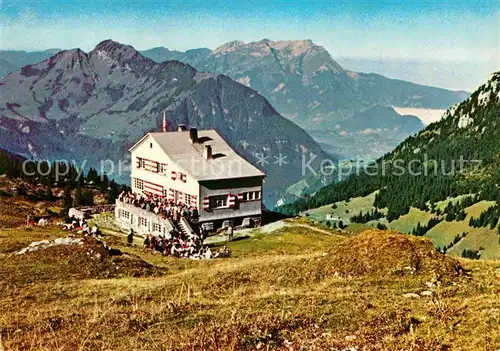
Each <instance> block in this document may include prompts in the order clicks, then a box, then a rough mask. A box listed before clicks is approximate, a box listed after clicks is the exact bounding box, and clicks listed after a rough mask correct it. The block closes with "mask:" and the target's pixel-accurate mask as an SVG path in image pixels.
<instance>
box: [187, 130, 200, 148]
mask: <svg viewBox="0 0 500 351" xmlns="http://www.w3.org/2000/svg"><path fill="white" fill-rule="evenodd" d="M189 139H190V140H191V143H192V144H194V143H196V142H197V141H198V129H196V128H190V129H189Z"/></svg>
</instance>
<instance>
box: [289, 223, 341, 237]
mask: <svg viewBox="0 0 500 351" xmlns="http://www.w3.org/2000/svg"><path fill="white" fill-rule="evenodd" d="M291 226H292V227H293V226H296V227H302V228H307V229H311V230H314V231H315V232H318V233H323V234H326V235H332V236H339V237H341V236H342V235H339V234H335V233H332V232H330V231H328V230H326V229H321V228H316V227H314V226H312V225H310V224H301V223H294V224H292V225H291Z"/></svg>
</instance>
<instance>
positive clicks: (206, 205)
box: [203, 196, 210, 210]
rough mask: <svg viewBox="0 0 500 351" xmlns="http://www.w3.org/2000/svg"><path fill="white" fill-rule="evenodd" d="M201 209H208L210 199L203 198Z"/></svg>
mask: <svg viewBox="0 0 500 351" xmlns="http://www.w3.org/2000/svg"><path fill="white" fill-rule="evenodd" d="M203 209H204V210H208V209H210V198H209V197H208V196H205V197H204V198H203Z"/></svg>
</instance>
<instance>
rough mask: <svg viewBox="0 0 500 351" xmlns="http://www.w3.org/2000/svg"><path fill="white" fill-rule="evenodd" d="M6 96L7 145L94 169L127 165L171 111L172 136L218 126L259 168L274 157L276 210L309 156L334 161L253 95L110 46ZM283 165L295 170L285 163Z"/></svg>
mask: <svg viewBox="0 0 500 351" xmlns="http://www.w3.org/2000/svg"><path fill="white" fill-rule="evenodd" d="M0 91H1V94H0V140H1V142H0V146H1V147H3V148H5V149H7V150H9V151H12V152H15V153H18V154H22V155H29V156H31V157H37V158H49V159H52V160H53V159H57V158H64V159H67V160H71V159H76V160H79V161H80V162H81V161H82V160H86V161H87V162H88V165H98V164H99V161H100V160H102V159H111V160H115V161H117V160H122V159H127V157H128V154H127V148H128V147H129V146H131V145H132V144H134V143H135V142H136V141H137V140H139V139H140V138H141V137H142V136H143V135H144V133H146V132H149V131H154V130H159V129H160V126H161V120H162V111H163V110H165V111H166V116H167V121H168V128H169V129H170V130H172V129H175V128H176V126H177V124H180V123H182V124H185V125H188V126H197V127H199V128H200V129H211V128H215V129H217V130H218V131H219V133H221V135H223V137H224V138H225V139H226V140H227V141H228V142H229V143H230V144H231V145H232V146H233V147H234V148H235V149H236V150H237V152H239V153H241V154H242V155H243V156H245V157H246V158H247V159H249V160H250V161H252V162H253V163H254V164H256V163H257V162H258V158H257V155H261V156H262V157H265V159H264V160H263V161H262V162H261V163H260V166H261V168H262V169H263V170H264V171H265V172H266V174H267V179H266V182H265V192H264V195H265V196H266V197H265V199H264V200H265V203H266V204H271V205H272V204H273V201H274V200H275V199H276V198H277V197H278V196H279V194H280V192H281V191H282V190H283V189H284V188H285V187H286V186H288V185H289V184H292V183H294V182H296V181H298V180H299V179H300V177H301V172H302V171H301V169H302V155H309V154H315V155H318V156H319V157H318V159H322V158H325V157H327V155H326V154H325V153H324V151H323V150H322V149H321V148H320V147H319V145H318V144H317V143H316V142H314V141H313V140H312V138H311V137H310V136H309V135H308V134H307V133H306V132H305V131H304V130H302V129H301V128H300V127H298V126H297V125H295V124H294V123H293V122H291V121H289V120H288V119H286V118H284V117H282V116H281V115H280V114H279V113H278V112H277V111H276V110H275V109H274V108H273V107H272V106H271V104H270V103H269V102H268V101H267V100H266V99H265V98H264V97H262V96H261V95H260V94H258V93H257V92H255V91H254V90H252V89H251V88H249V87H247V86H245V85H242V84H240V83H237V82H235V81H233V80H231V79H230V78H228V77H226V76H223V75H218V74H215V73H201V72H197V71H196V70H195V69H194V68H193V67H191V66H189V65H187V64H184V63H181V62H178V61H168V62H162V63H156V62H154V61H153V60H151V59H149V58H146V57H144V56H143V55H141V54H140V53H139V52H138V51H136V50H135V49H134V48H133V47H131V46H127V45H122V44H120V43H117V42H114V41H111V40H107V41H103V42H101V43H100V44H98V45H97V46H96V47H95V48H94V49H93V50H92V51H90V52H88V53H85V52H83V51H82V50H80V49H73V50H67V51H61V52H58V53H57V54H55V55H53V56H51V57H50V58H48V59H46V60H44V61H42V62H40V63H37V64H33V65H27V66H24V67H23V68H21V69H20V70H18V71H16V72H13V73H10V74H9V75H7V76H6V77H4V78H2V79H1V80H0ZM276 157H283V158H284V159H285V160H286V162H284V163H281V164H276V163H275V162H274V161H275V158H276ZM257 166H259V164H257ZM115 171H116V170H115ZM127 175H128V174H126V173H125V174H123V175H122V176H123V178H121V179H120V178H119V180H125V179H126V180H128V179H127ZM110 177H115V178H116V177H117V174H110Z"/></svg>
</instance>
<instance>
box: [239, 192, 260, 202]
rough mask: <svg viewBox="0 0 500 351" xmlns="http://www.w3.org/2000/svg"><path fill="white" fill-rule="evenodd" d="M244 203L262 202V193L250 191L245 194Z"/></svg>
mask: <svg viewBox="0 0 500 351" xmlns="http://www.w3.org/2000/svg"><path fill="white" fill-rule="evenodd" d="M243 200H244V201H253V200H260V191H249V192H247V193H243Z"/></svg>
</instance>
